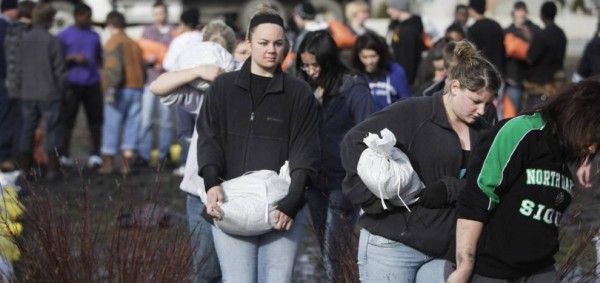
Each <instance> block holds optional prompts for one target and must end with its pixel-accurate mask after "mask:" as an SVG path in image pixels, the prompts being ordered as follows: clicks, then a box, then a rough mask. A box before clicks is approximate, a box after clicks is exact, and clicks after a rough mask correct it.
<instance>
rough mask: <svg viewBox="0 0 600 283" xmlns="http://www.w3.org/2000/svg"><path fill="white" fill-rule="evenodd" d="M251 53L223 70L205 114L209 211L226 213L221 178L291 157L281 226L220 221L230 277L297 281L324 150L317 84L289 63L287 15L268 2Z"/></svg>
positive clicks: (202, 129)
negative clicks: (246, 230)
mask: <svg viewBox="0 0 600 283" xmlns="http://www.w3.org/2000/svg"><path fill="white" fill-rule="evenodd" d="M247 36H248V40H249V42H250V45H251V54H252V55H251V56H250V58H249V59H248V60H246V62H244V65H243V66H242V69H241V70H239V71H236V72H230V73H224V74H222V75H220V76H219V77H217V78H216V79H215V80H214V81H213V83H212V85H211V86H210V88H209V90H208V92H207V95H206V96H205V97H204V102H203V105H202V107H201V109H200V113H199V115H198V120H197V122H196V129H197V132H198V146H197V157H198V168H199V172H198V173H199V175H200V176H201V177H202V178H203V179H204V187H205V189H206V194H207V203H206V213H207V214H208V216H209V217H210V218H212V219H217V220H218V219H221V218H222V217H223V212H222V210H221V209H220V205H221V204H222V203H223V202H225V201H226V199H225V198H224V197H225V195H224V192H223V188H222V187H221V183H222V182H223V180H229V179H233V178H236V177H239V176H241V175H243V174H244V173H246V172H249V171H256V170H273V171H279V169H280V168H281V166H282V165H283V164H284V162H285V161H286V160H288V161H289V168H290V177H291V182H290V186H289V192H288V194H287V195H286V196H285V197H284V198H283V199H282V200H281V201H279V202H278V203H277V207H276V209H275V211H274V217H273V220H272V221H273V226H274V229H273V230H272V231H269V232H267V233H265V234H262V235H258V236H236V235H231V234H227V233H225V232H223V231H221V230H220V229H218V228H217V227H214V226H213V227H212V234H213V240H214V243H215V249H216V251H217V256H218V258H219V265H220V266H221V272H222V274H223V282H290V281H291V280H292V271H293V268H294V260H295V257H296V253H297V251H298V245H299V243H300V242H301V241H302V235H303V231H304V223H305V221H306V218H305V216H304V206H305V200H304V192H305V188H306V187H307V186H308V185H309V184H310V181H311V180H314V176H315V174H316V171H317V166H318V162H319V160H320V154H319V134H318V106H317V101H316V99H315V98H314V96H313V93H312V91H311V88H310V86H309V85H308V84H307V83H306V82H304V81H302V80H300V79H297V78H295V77H292V76H290V75H288V74H286V73H284V72H283V71H282V70H281V66H280V64H281V62H282V59H283V56H284V54H283V52H284V49H285V48H286V38H285V28H284V23H283V19H282V18H281V16H279V14H277V12H276V11H273V9H271V8H268V7H263V8H261V9H260V10H259V12H258V13H257V14H255V15H254V16H253V17H252V19H251V20H250V25H249V30H248V33H247Z"/></svg>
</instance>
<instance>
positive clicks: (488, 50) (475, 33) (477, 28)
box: [467, 0, 505, 74]
mask: <svg viewBox="0 0 600 283" xmlns="http://www.w3.org/2000/svg"><path fill="white" fill-rule="evenodd" d="M485 9H486V0H470V1H469V16H470V17H471V18H473V19H474V20H475V23H474V24H473V25H471V26H470V27H469V30H468V31H467V39H468V40H469V41H470V42H472V43H473V44H475V46H476V47H477V49H479V50H481V52H482V53H483V55H484V56H485V57H486V58H487V59H488V60H490V62H492V64H494V66H496V68H497V69H498V71H500V73H501V74H504V64H505V58H504V56H505V55H504V54H505V53H504V30H503V29H502V27H501V26H500V24H498V22H496V21H494V20H492V19H490V18H486V17H485V16H484V14H485Z"/></svg>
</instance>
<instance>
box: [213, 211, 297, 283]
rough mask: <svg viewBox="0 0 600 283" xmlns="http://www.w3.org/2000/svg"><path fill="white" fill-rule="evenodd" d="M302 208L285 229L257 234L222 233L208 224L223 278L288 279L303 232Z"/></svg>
mask: <svg viewBox="0 0 600 283" xmlns="http://www.w3.org/2000/svg"><path fill="white" fill-rule="evenodd" d="M304 224H305V217H304V209H303V210H301V211H300V212H298V214H297V215H296V218H295V219H294V225H292V229H291V230H289V231H275V230H274V231H271V232H268V233H266V234H263V235H260V236H253V237H243V236H234V235H230V234H226V233H224V232H223V231H221V230H219V228H216V227H214V226H213V227H212V233H213V238H214V241H215V248H216V250H217V255H218V256H219V264H220V265H221V271H222V272H223V282H234V283H245V282H249V283H255V282H260V283H280V282H290V281H291V280H292V272H293V270H294V260H295V258H296V253H297V251H298V244H299V243H300V241H301V239H302V236H303V232H304Z"/></svg>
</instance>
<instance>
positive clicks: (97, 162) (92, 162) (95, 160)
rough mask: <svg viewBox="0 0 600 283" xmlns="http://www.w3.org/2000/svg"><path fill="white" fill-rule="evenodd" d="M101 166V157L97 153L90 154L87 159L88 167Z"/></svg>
mask: <svg viewBox="0 0 600 283" xmlns="http://www.w3.org/2000/svg"><path fill="white" fill-rule="evenodd" d="M100 166H102V158H101V157H100V156H98V155H90V158H88V161H87V167H88V168H100Z"/></svg>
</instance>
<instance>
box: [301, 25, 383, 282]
mask: <svg viewBox="0 0 600 283" xmlns="http://www.w3.org/2000/svg"><path fill="white" fill-rule="evenodd" d="M298 54H299V56H298V57H297V61H296V66H297V67H298V70H297V74H299V75H300V77H301V78H303V79H304V80H306V81H307V82H309V83H310V84H311V85H312V86H313V88H314V94H315V97H316V98H317V100H318V101H319V105H320V106H321V107H320V110H321V111H320V116H319V118H320V119H319V137H320V141H321V160H320V165H319V170H318V176H317V180H316V181H315V182H314V183H313V186H312V188H311V190H310V191H309V193H308V195H307V196H308V206H309V208H310V212H311V216H312V219H313V226H314V228H315V231H316V232H317V238H318V239H319V240H320V243H321V250H322V251H323V254H324V265H325V270H326V273H327V280H328V282H339V281H344V277H343V276H344V275H345V274H347V272H344V270H343V268H342V266H343V262H344V260H343V258H344V257H345V256H347V255H346V254H344V252H345V251H350V250H352V249H351V248H350V247H351V241H350V239H349V238H348V237H347V235H350V234H352V231H353V226H354V223H355V221H356V217H357V213H358V211H357V209H356V207H355V206H353V205H352V203H351V202H350V201H348V199H347V198H346V197H344V196H343V194H342V180H343V179H344V176H345V173H346V172H345V171H344V168H343V167H342V160H341V157H340V143H341V142H342V138H343V137H344V135H345V134H346V133H347V132H348V130H350V129H351V128H352V127H354V126H355V125H356V124H358V123H360V122H362V121H363V120H364V119H365V118H367V116H369V115H370V114H371V113H373V112H375V111H376V107H375V103H374V102H373V99H372V98H371V91H370V89H369V84H368V82H367V80H366V79H365V78H364V77H362V76H358V75H352V74H350V72H349V70H348V69H346V67H345V66H344V65H343V64H342V62H341V61H340V59H339V58H340V57H339V51H338V49H337V47H336V45H335V41H334V40H333V38H332V37H331V35H329V33H328V32H327V31H323V30H322V31H316V32H311V33H308V34H307V35H306V37H305V39H304V40H303V41H302V43H301V44H300V48H299V50H298Z"/></svg>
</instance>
